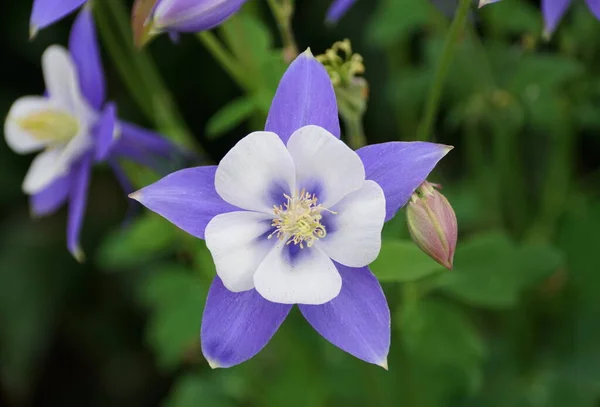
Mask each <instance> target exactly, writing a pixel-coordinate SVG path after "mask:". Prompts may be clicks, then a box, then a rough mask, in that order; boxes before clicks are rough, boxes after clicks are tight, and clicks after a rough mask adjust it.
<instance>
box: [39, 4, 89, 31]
mask: <svg viewBox="0 0 600 407" xmlns="http://www.w3.org/2000/svg"><path fill="white" fill-rule="evenodd" d="M86 1H87V0H34V1H33V9H32V10H31V19H30V20H29V25H30V26H31V29H32V31H33V32H35V31H37V30H39V29H41V28H45V27H48V26H49V25H50V24H53V23H55V22H57V21H58V20H60V19H61V18H63V17H65V16H66V15H67V14H69V13H72V12H73V11H75V10H76V9H77V8H78V7H80V6H81V5H82V4H83V3H85V2H86Z"/></svg>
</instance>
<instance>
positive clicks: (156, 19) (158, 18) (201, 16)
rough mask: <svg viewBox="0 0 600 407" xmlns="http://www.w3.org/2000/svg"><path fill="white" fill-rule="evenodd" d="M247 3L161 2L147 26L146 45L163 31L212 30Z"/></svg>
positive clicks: (220, 0) (217, 0)
mask: <svg viewBox="0 0 600 407" xmlns="http://www.w3.org/2000/svg"><path fill="white" fill-rule="evenodd" d="M246 1H247V0H158V1H157V2H156V5H155V6H154V9H153V11H152V12H151V13H150V17H149V18H148V20H147V21H146V22H145V23H144V27H145V28H144V31H145V32H144V38H142V39H141V40H139V42H140V43H145V42H146V41H147V40H148V39H149V38H150V37H152V36H155V35H157V34H160V33H163V32H169V33H174V32H194V33H195V32H200V31H205V30H210V29H211V28H214V27H216V26H218V25H220V24H221V23H223V22H224V21H225V20H227V19H228V18H229V17H231V16H232V15H233V14H234V13H236V12H237V11H238V10H239V9H240V8H241V7H242V5H243V4H244V3H245V2H246Z"/></svg>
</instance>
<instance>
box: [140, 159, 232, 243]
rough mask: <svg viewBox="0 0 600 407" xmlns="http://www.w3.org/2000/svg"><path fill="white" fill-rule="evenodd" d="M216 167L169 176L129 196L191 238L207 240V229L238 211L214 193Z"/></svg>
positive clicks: (190, 169) (178, 172)
mask: <svg viewBox="0 0 600 407" xmlns="http://www.w3.org/2000/svg"><path fill="white" fill-rule="evenodd" d="M216 170H217V167H216V166H205V167H195V168H188V169H184V170H180V171H177V172H174V173H172V174H169V175H167V176H166V177H164V178H162V179H161V180H159V181H157V182H155V183H154V184H151V185H148V186H147V187H145V188H142V189H140V190H139V191H137V192H135V193H133V194H131V195H130V197H131V198H133V199H135V200H136V201H138V202H140V203H141V204H142V205H144V206H145V207H146V208H148V209H150V210H151V211H153V212H156V213H157V214H159V215H160V216H162V217H164V218H165V219H167V220H168V221H170V222H171V223H173V224H174V225H175V226H177V227H179V228H180V229H183V230H185V231H186V232H188V233H189V234H191V235H193V236H196V237H198V238H200V239H204V229H206V225H207V224H208V222H210V220H211V219H212V218H214V217H215V216H217V215H219V214H221V213H226V212H234V211H239V210H240V209H239V208H236V207H235V206H233V205H230V204H228V203H227V202H225V201H223V200H222V199H221V197H220V196H219V195H218V194H217V191H216V190H215V171H216Z"/></svg>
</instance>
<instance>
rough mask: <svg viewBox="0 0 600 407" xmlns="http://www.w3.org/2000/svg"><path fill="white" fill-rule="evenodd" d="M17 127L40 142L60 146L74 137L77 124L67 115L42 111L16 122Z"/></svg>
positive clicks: (59, 112) (54, 111) (74, 119)
mask: <svg viewBox="0 0 600 407" xmlns="http://www.w3.org/2000/svg"><path fill="white" fill-rule="evenodd" d="M18 124H19V126H20V127H21V128H22V129H23V130H25V131H26V132H28V133H30V134H31V135H32V136H33V137H35V138H36V139H38V140H40V141H45V142H49V143H52V144H62V143H66V142H67V141H69V140H71V139H72V138H73V137H75V136H76V135H77V133H78V131H79V122H78V121H77V119H76V118H75V117H73V116H72V115H70V114H69V113H65V112H61V111H58V110H50V109H48V110H42V111H39V112H36V113H33V114H30V115H29V116H27V117H24V118H22V119H19V120H18Z"/></svg>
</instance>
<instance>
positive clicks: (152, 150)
mask: <svg viewBox="0 0 600 407" xmlns="http://www.w3.org/2000/svg"><path fill="white" fill-rule="evenodd" d="M42 68H43V71H44V80H45V82H46V87H47V92H46V96H25V97H22V98H20V99H18V100H17V101H16V102H15V103H14V104H13V105H12V107H11V109H10V111H9V113H8V116H7V118H6V122H5V125H4V134H5V137H6V142H7V144H8V145H9V147H10V148H12V149H13V150H14V151H15V152H17V153H21V154H27V153H31V152H34V151H39V150H44V151H43V152H41V153H40V154H38V155H37V156H36V157H35V159H34V160H33V162H32V164H31V167H30V168H29V171H28V173H27V175H26V177H25V181H24V182H23V190H24V192H25V193H27V194H28V195H30V196H31V199H30V204H31V211H32V213H33V215H35V216H42V215H47V214H50V213H52V212H54V211H55V210H57V209H58V208H59V207H60V206H61V205H62V204H63V203H64V202H66V201H67V200H68V201H69V217H68V225H67V246H68V248H69V251H70V252H71V253H72V254H73V255H74V256H75V257H76V258H77V259H79V260H81V259H82V256H83V253H82V252H81V250H80V248H79V231H80V229H81V224H82V221H83V215H84V209H85V204H86V195H87V189H88V183H89V178H90V172H91V167H92V164H93V162H94V161H103V160H108V162H109V164H110V165H111V166H112V167H113V169H114V170H115V172H116V175H117V177H118V178H119V179H120V180H121V181H122V183H123V184H124V186H126V178H125V177H124V176H123V174H122V172H121V170H120V168H119V166H118V164H117V160H118V159H119V158H122V157H124V158H129V159H132V160H135V161H138V162H143V163H151V160H152V155H159V156H160V155H169V154H170V153H171V152H173V147H172V145H171V144H170V143H168V142H167V141H165V140H162V139H161V138H160V137H159V136H158V135H156V134H154V133H152V132H148V131H146V130H143V129H140V128H138V127H137V126H134V125H132V124H129V123H125V122H119V121H118V120H117V118H116V116H115V114H116V108H115V106H114V104H112V103H107V104H106V105H105V106H104V102H105V83H104V73H103V70H102V66H101V63H100V53H99V50H98V44H97V41H96V34H95V31H94V23H93V20H92V16H91V13H90V11H89V10H88V8H84V9H83V10H82V11H81V13H80V14H79V16H78V17H77V20H76V21H75V23H74V25H73V29H72V31H71V36H70V40H69V50H68V51H67V50H66V49H64V48H62V47H60V46H51V47H49V48H48V49H47V50H46V51H45V52H44V55H43V57H42ZM103 107H104V109H103ZM101 109H103V110H101ZM129 192H130V191H129Z"/></svg>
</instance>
